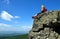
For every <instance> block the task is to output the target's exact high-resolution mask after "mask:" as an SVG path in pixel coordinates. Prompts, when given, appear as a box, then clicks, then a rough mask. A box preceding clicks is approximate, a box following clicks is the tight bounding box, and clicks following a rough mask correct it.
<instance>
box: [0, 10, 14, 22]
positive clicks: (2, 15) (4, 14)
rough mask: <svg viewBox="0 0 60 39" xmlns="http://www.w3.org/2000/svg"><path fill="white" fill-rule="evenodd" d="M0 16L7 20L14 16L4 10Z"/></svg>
mask: <svg viewBox="0 0 60 39" xmlns="http://www.w3.org/2000/svg"><path fill="white" fill-rule="evenodd" d="M0 17H1V18H2V19H4V20H7V21H11V19H12V18H14V17H13V16H12V15H10V14H8V12H6V11H2V12H1V16H0Z"/></svg>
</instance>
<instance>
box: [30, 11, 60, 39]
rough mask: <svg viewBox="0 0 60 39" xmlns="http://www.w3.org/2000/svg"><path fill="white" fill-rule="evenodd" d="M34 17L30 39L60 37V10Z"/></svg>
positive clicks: (58, 38)
mask: <svg viewBox="0 0 60 39" xmlns="http://www.w3.org/2000/svg"><path fill="white" fill-rule="evenodd" d="M36 17H37V19H34V22H33V27H32V29H31V30H30V32H29V39H60V11H59V10H54V11H47V12H45V13H40V14H39V15H38V16H37V15H36Z"/></svg>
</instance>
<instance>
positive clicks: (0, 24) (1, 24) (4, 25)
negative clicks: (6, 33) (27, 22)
mask: <svg viewBox="0 0 60 39" xmlns="http://www.w3.org/2000/svg"><path fill="white" fill-rule="evenodd" d="M0 26H3V27H10V26H11V25H8V24H4V23H0Z"/></svg>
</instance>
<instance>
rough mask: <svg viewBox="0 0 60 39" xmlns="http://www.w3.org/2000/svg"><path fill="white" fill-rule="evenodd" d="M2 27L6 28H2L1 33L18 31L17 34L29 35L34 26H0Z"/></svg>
mask: <svg viewBox="0 0 60 39" xmlns="http://www.w3.org/2000/svg"><path fill="white" fill-rule="evenodd" d="M0 25H3V26H5V27H2V28H0V31H16V32H20V33H22V32H23V33H28V32H29V31H30V30H31V28H32V26H19V27H13V26H12V25H11V27H7V26H9V25H7V24H0ZM6 25H7V26H6Z"/></svg>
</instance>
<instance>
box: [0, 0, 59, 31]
mask: <svg viewBox="0 0 60 39" xmlns="http://www.w3.org/2000/svg"><path fill="white" fill-rule="evenodd" d="M41 5H45V6H46V8H47V9H48V11H50V10H60V0H0V31H20V32H28V31H29V30H30V29H31V28H32V25H33V19H32V16H33V15H35V14H37V13H38V12H40V11H41Z"/></svg>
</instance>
